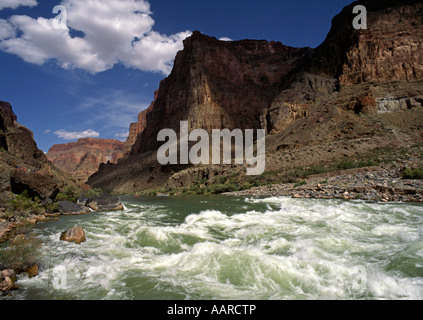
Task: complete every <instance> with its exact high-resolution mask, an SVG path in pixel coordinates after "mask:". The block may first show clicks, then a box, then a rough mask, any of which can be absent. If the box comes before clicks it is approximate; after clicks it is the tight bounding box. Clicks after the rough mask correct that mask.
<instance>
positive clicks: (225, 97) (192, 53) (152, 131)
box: [128, 31, 312, 154]
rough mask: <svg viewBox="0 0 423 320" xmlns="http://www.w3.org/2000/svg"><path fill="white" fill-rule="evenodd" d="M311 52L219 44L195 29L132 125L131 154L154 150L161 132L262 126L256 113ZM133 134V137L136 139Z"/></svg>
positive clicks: (269, 44)
mask: <svg viewBox="0 0 423 320" xmlns="http://www.w3.org/2000/svg"><path fill="white" fill-rule="evenodd" d="M311 53H312V49H310V48H292V47H287V46H284V45H282V44H281V43H279V42H267V41H257V40H244V41H236V42H225V41H219V40H217V39H215V38H212V37H208V36H205V35H203V34H201V33H200V32H198V31H196V32H194V34H193V35H192V36H191V37H190V38H188V39H186V40H185V41H184V50H183V51H181V52H179V53H178V54H177V56H176V59H175V64H174V68H173V71H172V73H171V74H170V75H169V77H168V78H166V79H164V80H163V81H162V82H161V84H160V88H159V90H158V91H157V92H156V94H155V100H154V102H153V103H152V104H151V106H150V107H149V108H148V109H147V110H145V111H143V112H141V113H140V115H139V118H138V122H137V123H136V124H133V125H132V126H131V130H130V131H131V135H130V137H129V138H128V142H132V141H135V142H134V144H133V147H132V154H136V153H142V152H145V151H150V150H154V149H155V148H156V147H157V146H158V145H157V141H156V140H157V133H158V132H159V131H160V130H161V129H163V128H171V129H175V130H176V131H178V128H179V122H180V121H184V120H189V125H190V129H194V128H203V129H206V130H207V131H209V132H211V130H212V129H223V128H241V129H246V128H249V129H255V128H261V127H262V125H263V123H262V120H261V119H260V115H261V114H262V113H263V112H264V110H266V109H268V108H269V106H270V103H271V101H272V100H273V98H274V97H275V95H277V93H278V90H279V85H280V83H281V80H282V78H283V77H284V76H286V75H287V74H288V73H289V72H290V71H291V70H293V69H294V68H295V67H296V66H297V63H298V61H300V59H301V58H303V57H304V56H306V55H310V54H311ZM135 136H137V137H136V138H135Z"/></svg>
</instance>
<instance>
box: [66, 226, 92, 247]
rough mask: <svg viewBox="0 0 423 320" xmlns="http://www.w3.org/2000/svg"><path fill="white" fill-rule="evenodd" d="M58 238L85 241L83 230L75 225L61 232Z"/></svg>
mask: <svg viewBox="0 0 423 320" xmlns="http://www.w3.org/2000/svg"><path fill="white" fill-rule="evenodd" d="M60 240H62V241H68V242H75V243H76V244H81V243H82V242H85V241H86V238H85V231H84V229H82V228H81V227H79V226H75V227H73V228H70V229H69V230H67V231H64V232H62V234H61V236H60Z"/></svg>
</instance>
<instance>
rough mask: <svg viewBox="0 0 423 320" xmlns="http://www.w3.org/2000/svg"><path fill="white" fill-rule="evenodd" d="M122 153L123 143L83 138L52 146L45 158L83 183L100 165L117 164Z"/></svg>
mask: <svg viewBox="0 0 423 320" xmlns="http://www.w3.org/2000/svg"><path fill="white" fill-rule="evenodd" d="M123 153H124V143H123V142H121V141H118V140H110V139H92V138H84V139H80V140H78V141H77V142H71V143H66V144H56V145H54V146H52V147H51V148H50V150H49V151H48V153H47V158H48V159H49V160H50V161H51V162H52V163H53V165H55V166H56V167H58V168H60V169H62V170H63V171H65V172H67V173H69V174H71V175H72V176H73V177H75V178H77V179H79V180H81V181H83V182H85V181H86V180H87V179H88V177H89V176H90V175H92V174H93V173H94V172H96V171H97V170H98V167H99V165H100V164H102V163H108V162H110V163H117V161H118V160H119V159H120V158H121V157H122V156H123Z"/></svg>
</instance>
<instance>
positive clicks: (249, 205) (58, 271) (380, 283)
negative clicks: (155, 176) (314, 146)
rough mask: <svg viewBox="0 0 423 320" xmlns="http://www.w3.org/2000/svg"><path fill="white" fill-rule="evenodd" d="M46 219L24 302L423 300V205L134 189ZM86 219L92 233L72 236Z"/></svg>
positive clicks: (23, 283)
mask: <svg viewBox="0 0 423 320" xmlns="http://www.w3.org/2000/svg"><path fill="white" fill-rule="evenodd" d="M122 200H123V202H124V205H125V210H123V211H117V212H93V213H91V214H88V215H83V216H67V217H61V218H60V220H58V221H50V222H45V223H42V224H39V225H38V226H37V228H36V230H35V232H36V233H37V234H38V237H39V238H40V239H41V240H42V243H43V248H42V252H43V256H42V260H41V261H40V274H39V276H38V277H35V278H32V279H29V278H27V277H25V276H24V277H21V279H20V281H19V285H20V287H21V288H22V289H21V290H20V291H18V293H17V294H15V296H14V298H15V299H77V300H91V299H95V300H98V299H114V300H116V299H117V300H120V299H128V300H129V299H130V300H132V299H137V300H205V299H206V300H215V299H219V300H229V299H231V300H233V299H235V300H285V299H289V300H291V299H313V300H314V299H319V300H320V299H342V300H345V299H422V298H423V206H422V205H418V204H403V203H396V204H393V203H385V204H380V203H366V202H361V201H360V202H354V201H348V202H347V201H340V200H311V199H291V198H285V197H268V198H257V197H227V196H195V197H194V196H187V197H133V196H125V197H122ZM75 225H79V226H81V227H82V228H83V229H84V230H85V232H86V237H87V241H86V242H85V243H83V244H81V245H76V244H73V243H67V242H64V241H60V240H59V237H60V234H61V232H63V231H64V230H67V229H69V228H71V227H73V226H75Z"/></svg>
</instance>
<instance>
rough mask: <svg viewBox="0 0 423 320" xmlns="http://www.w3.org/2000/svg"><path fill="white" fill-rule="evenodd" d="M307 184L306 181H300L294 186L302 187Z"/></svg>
mask: <svg viewBox="0 0 423 320" xmlns="http://www.w3.org/2000/svg"><path fill="white" fill-rule="evenodd" d="M306 184H307V182H306V181H298V182H297V183H296V184H294V188H297V187H301V186H304V185H306Z"/></svg>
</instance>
